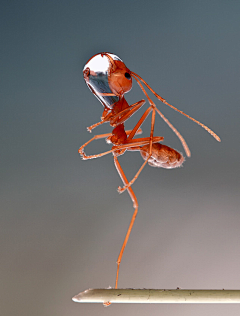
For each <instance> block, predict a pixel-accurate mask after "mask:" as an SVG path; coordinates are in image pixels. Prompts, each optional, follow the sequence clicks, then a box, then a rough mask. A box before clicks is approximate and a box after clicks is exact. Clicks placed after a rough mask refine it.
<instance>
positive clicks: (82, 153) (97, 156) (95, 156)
mask: <svg viewBox="0 0 240 316" xmlns="http://www.w3.org/2000/svg"><path fill="white" fill-rule="evenodd" d="M131 132H132V131H131V130H128V131H126V134H127V135H129V134H130V133H131ZM141 133H142V130H141V128H139V129H138V130H137V132H136V134H141ZM109 136H112V133H107V134H100V135H95V136H93V138H91V139H90V140H89V141H87V142H86V143H85V144H83V145H82V146H81V147H80V148H79V150H78V152H79V154H80V155H81V156H82V157H83V159H84V160H87V159H93V158H99V157H102V156H104V155H107V154H110V153H111V152H113V151H115V150H117V149H118V148H114V149H111V150H109V151H106V152H104V153H101V154H97V155H90V156H87V155H86V154H85V153H84V148H85V147H86V146H87V145H88V144H89V143H91V142H92V141H93V140H97V139H101V138H108V137H109ZM127 146H128V147H129V145H126V146H125V147H127Z"/></svg>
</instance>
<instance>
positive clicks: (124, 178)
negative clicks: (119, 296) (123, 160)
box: [114, 157, 138, 289]
mask: <svg viewBox="0 0 240 316" xmlns="http://www.w3.org/2000/svg"><path fill="white" fill-rule="evenodd" d="M114 164H115V167H116V169H117V171H118V174H119V176H120V178H121V179H122V181H123V184H124V185H127V184H128V180H127V178H126V176H125V174H124V172H123V170H122V167H121V166H120V163H119V161H118V159H117V157H114ZM127 190H128V193H129V195H130V197H131V199H132V201H133V207H134V209H135V210H134V213H133V216H132V219H131V222H130V225H129V227H128V230H127V234H126V236H125V239H124V241H123V245H122V248H121V250H120V253H119V256H118V259H117V275H116V282H115V288H116V289H117V286H118V275H119V267H120V263H121V260H122V255H123V252H124V249H125V247H126V245H127V242H128V238H129V236H130V233H131V230H132V227H133V224H134V222H135V219H136V216H137V212H138V201H137V198H136V195H135V194H134V192H133V190H132V188H131V187H128V188H127Z"/></svg>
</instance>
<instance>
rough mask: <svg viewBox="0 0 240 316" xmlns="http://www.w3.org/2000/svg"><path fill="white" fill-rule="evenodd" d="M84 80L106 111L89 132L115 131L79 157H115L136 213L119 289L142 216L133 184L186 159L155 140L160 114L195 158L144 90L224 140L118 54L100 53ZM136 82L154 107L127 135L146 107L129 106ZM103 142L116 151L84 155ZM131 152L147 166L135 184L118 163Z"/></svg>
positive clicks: (147, 111) (124, 243) (188, 153)
mask: <svg viewBox="0 0 240 316" xmlns="http://www.w3.org/2000/svg"><path fill="white" fill-rule="evenodd" d="M83 76H84V79H85V81H86V84H87V86H88V87H89V89H90V90H91V91H92V93H93V94H94V95H95V96H96V97H97V99H98V100H99V101H100V102H101V103H102V105H103V107H104V111H103V115H102V117H101V121H100V122H98V123H96V124H93V125H91V126H90V127H88V128H87V130H88V131H89V132H91V131H92V130H93V129H94V128H95V127H97V126H99V125H101V124H103V123H106V122H109V124H110V126H112V127H113V131H112V133H107V134H101V135H95V136H94V137H93V138H91V139H90V140H89V141H88V142H86V143H85V144H83V145H82V146H81V147H80V148H79V153H80V155H81V156H82V158H83V160H86V159H93V158H98V157H102V156H104V155H107V154H109V153H112V154H113V159H114V164H115V167H116V169H117V171H118V173H119V175H120V177H121V179H122V181H123V184H124V186H123V187H122V188H121V187H118V192H119V193H122V192H123V191H125V190H127V191H128V193H129V195H130V197H131V199H132V202H133V207H134V213H133V216H132V219H131V222H130V225H129V227H128V231H127V234H126V236H125V239H124V242H123V245H122V248H121V251H120V253H119V256H118V260H117V274H116V282H115V288H117V286H118V275H119V266H120V262H121V259H122V255H123V252H124V249H125V247H126V244H127V242H128V238H129V235H130V233H131V230H132V227H133V224H134V221H135V218H136V216H137V212H138V201H137V198H136V196H135V194H134V192H133V190H132V188H131V186H132V184H133V183H134V181H135V180H136V179H137V178H138V176H139V174H140V172H141V171H142V170H143V168H144V166H145V165H146V164H147V163H148V164H149V165H150V166H152V167H162V168H166V169H172V168H177V167H180V166H181V165H182V164H183V162H184V157H183V155H182V154H181V153H179V152H178V151H176V150H175V149H173V148H170V147H168V146H166V145H162V144H160V142H161V141H163V140H164V138H163V137H161V136H153V132H154V125H155V115H156V112H157V113H158V114H159V115H160V117H161V118H162V119H163V120H164V121H165V122H166V123H167V124H168V126H169V127H170V128H171V129H172V130H173V131H174V133H175V134H176V135H177V136H178V138H179V139H180V141H181V143H182V145H183V148H184V150H185V152H186V155H187V156H188V157H190V155H191V153H190V150H189V148H188V145H187V143H186V142H185V140H184V138H183V137H182V135H181V134H180V133H179V132H178V131H177V129H176V128H175V127H174V126H173V125H172V124H171V123H170V122H169V121H168V119H167V118H166V117H165V116H164V115H163V114H162V113H161V112H160V111H159V109H158V108H157V107H156V105H155V104H154V102H153V101H152V100H151V99H150V97H149V96H148V94H147V92H146V90H145V89H144V87H143V84H144V85H145V86H146V87H147V88H148V89H149V90H150V91H151V92H152V93H153V94H154V95H155V96H156V97H157V98H158V99H159V100H160V101H162V102H163V103H165V104H166V105H168V106H170V107H171V108H172V109H174V110H175V111H177V112H179V113H181V114H183V115H184V116H186V117H188V118H189V119H191V120H192V121H194V122H195V123H197V124H198V125H200V126H202V127H203V128H204V129H205V130H206V131H207V132H208V133H210V134H211V135H212V136H213V137H214V138H215V139H216V140H217V141H219V142H220V141H221V140H220V138H219V137H218V136H217V135H216V134H215V133H214V132H213V131H212V130H211V129H210V128H208V127H207V126H205V125H204V124H202V123H200V122H199V121H197V120H195V119H194V118H192V117H190V116H189V115H187V114H185V113H184V112H182V111H180V110H178V109H177V108H175V107H174V106H172V105H171V104H169V103H168V102H167V101H166V100H165V99H163V98H162V97H161V96H159V95H158V94H157V93H156V92H155V91H154V90H153V89H152V88H151V87H150V86H149V85H148V84H147V83H146V82H145V81H144V80H143V79H142V78H141V77H140V76H139V75H137V74H136V73H134V72H133V71H130V70H129V69H128V68H127V67H126V66H125V64H124V63H123V61H122V60H121V59H120V58H119V57H118V56H116V55H114V54H111V53H100V54H96V55H94V56H93V57H92V58H90V59H89V61H88V62H87V64H86V65H85V67H84V69H83ZM132 78H134V79H135V80H136V81H137V83H138V85H139V86H140V88H141V89H142V91H143V93H144V94H145V96H146V97H147V99H148V102H149V104H150V106H149V107H148V108H147V110H146V111H145V112H144V113H143V115H142V117H141V118H140V120H139V121H138V122H137V124H136V125H135V127H134V128H133V129H132V130H129V131H125V128H124V122H125V121H126V120H128V119H129V118H130V117H131V116H132V115H133V114H134V113H136V112H137V111H138V110H139V109H140V108H141V107H142V106H143V104H144V103H145V100H141V101H138V102H136V103H134V104H132V105H129V104H128V103H127V101H126V99H125V97H124V94H125V93H127V92H129V91H130V90H131V88H132ZM142 83H143V84H142ZM150 113H152V117H151V132H150V136H149V137H144V138H134V136H135V135H137V134H141V132H142V130H141V128H140V127H141V125H142V124H143V122H144V121H145V119H146V118H147V116H148V115H149V114H150ZM101 138H106V141H107V143H109V144H113V147H112V149H111V150H109V151H106V152H103V153H100V154H96V155H90V156H87V155H86V154H85V152H84V148H85V147H86V146H87V145H88V144H89V143H90V142H92V141H93V140H96V139H101ZM127 150H128V151H139V152H140V154H141V156H142V158H143V159H144V163H143V164H142V166H141V167H140V169H139V170H138V172H137V173H136V175H135V177H134V178H133V179H132V180H131V181H128V180H127V178H126V176H125V174H124V172H123V169H122V167H121V166H120V164H119V161H118V156H120V155H123V154H124V153H125V152H126V151H127Z"/></svg>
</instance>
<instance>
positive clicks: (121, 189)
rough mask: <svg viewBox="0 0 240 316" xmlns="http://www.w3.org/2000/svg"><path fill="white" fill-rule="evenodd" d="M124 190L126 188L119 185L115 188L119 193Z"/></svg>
mask: <svg viewBox="0 0 240 316" xmlns="http://www.w3.org/2000/svg"><path fill="white" fill-rule="evenodd" d="M125 190H126V189H124V187H123V188H122V187H120V186H119V187H118V188H117V191H118V193H119V194H121V193H123V192H124V191H125Z"/></svg>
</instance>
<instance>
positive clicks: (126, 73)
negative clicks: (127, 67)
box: [125, 72, 131, 80]
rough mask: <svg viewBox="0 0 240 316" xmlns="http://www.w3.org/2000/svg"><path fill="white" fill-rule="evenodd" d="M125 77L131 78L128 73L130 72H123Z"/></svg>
mask: <svg viewBox="0 0 240 316" xmlns="http://www.w3.org/2000/svg"><path fill="white" fill-rule="evenodd" d="M125 77H126V78H127V79H128V80H129V79H131V75H130V73H128V72H125Z"/></svg>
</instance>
